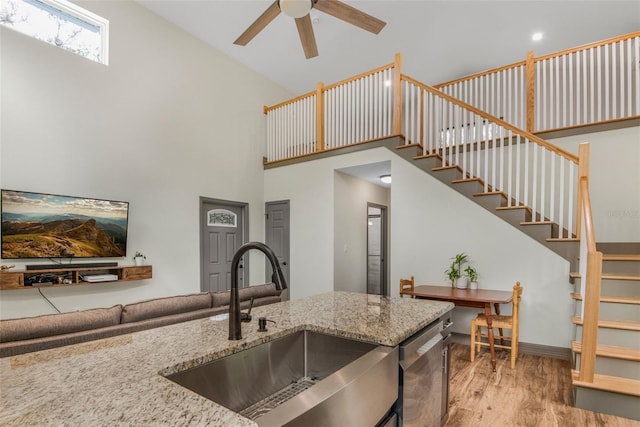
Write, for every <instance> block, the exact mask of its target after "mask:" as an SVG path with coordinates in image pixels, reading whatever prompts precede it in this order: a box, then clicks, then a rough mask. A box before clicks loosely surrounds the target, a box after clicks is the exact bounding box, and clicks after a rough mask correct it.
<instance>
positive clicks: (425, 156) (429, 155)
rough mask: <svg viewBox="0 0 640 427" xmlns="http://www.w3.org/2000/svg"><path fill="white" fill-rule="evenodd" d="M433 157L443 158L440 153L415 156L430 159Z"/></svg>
mask: <svg viewBox="0 0 640 427" xmlns="http://www.w3.org/2000/svg"><path fill="white" fill-rule="evenodd" d="M432 157H435V158H437V159H441V158H442V157H441V156H440V154H423V155H422V156H415V157H414V158H413V160H420V159H430V158H432Z"/></svg>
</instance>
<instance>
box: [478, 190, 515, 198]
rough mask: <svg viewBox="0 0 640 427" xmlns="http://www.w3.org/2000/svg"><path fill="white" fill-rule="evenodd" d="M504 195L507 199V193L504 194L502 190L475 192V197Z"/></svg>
mask: <svg viewBox="0 0 640 427" xmlns="http://www.w3.org/2000/svg"><path fill="white" fill-rule="evenodd" d="M496 195H498V196H502V197H504V198H505V199H506V198H507V195H506V194H504V193H503V192H502V191H488V192H484V193H475V194H474V195H473V197H483V196H496Z"/></svg>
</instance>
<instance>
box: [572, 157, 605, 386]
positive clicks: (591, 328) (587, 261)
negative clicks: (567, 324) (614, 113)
mask: <svg viewBox="0 0 640 427" xmlns="http://www.w3.org/2000/svg"><path fill="white" fill-rule="evenodd" d="M580 159H581V164H580V171H579V179H580V200H579V210H580V216H581V218H582V222H581V229H582V233H581V234H582V235H583V236H584V238H583V239H581V241H580V276H581V277H582V280H583V282H582V283H583V284H582V285H581V286H580V293H581V295H582V313H581V317H582V320H583V323H582V337H581V342H582V353H581V355H580V372H579V374H578V379H579V380H580V381H583V382H588V383H592V382H593V379H594V373H595V365H596V347H597V344H598V319H599V317H600V287H601V282H602V252H598V251H597V250H596V237H595V230H594V225H593V217H592V214H591V199H590V196H589V177H588V173H589V172H588V171H589V145H588V144H580Z"/></svg>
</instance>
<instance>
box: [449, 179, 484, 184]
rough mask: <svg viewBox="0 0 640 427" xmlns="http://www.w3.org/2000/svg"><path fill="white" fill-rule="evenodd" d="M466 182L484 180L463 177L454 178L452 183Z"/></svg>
mask: <svg viewBox="0 0 640 427" xmlns="http://www.w3.org/2000/svg"><path fill="white" fill-rule="evenodd" d="M465 182H480V183H481V182H482V180H481V179H480V178H462V179H454V180H453V181H451V183H452V184H462V183H465Z"/></svg>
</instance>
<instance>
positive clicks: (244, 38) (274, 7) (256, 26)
mask: <svg viewBox="0 0 640 427" xmlns="http://www.w3.org/2000/svg"><path fill="white" fill-rule="evenodd" d="M279 14H280V6H278V0H276V1H274V2H273V3H271V6H269V7H268V8H267V10H265V11H264V12H263V13H262V15H260V16H258V19H256V20H255V21H254V22H253V24H251V25H249V28H247V29H246V30H245V32H244V33H242V34H241V35H240V37H238V38H237V40H236V41H234V42H233V44H237V45H240V46H245V45H246V44H247V43H249V42H250V41H251V40H253V38H254V37H255V36H257V35H258V33H259V32H260V31H262V30H263V29H264V27H266V26H267V25H269V23H270V22H271V21H273V20H274V19H275V18H276V16H278V15H279Z"/></svg>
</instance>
